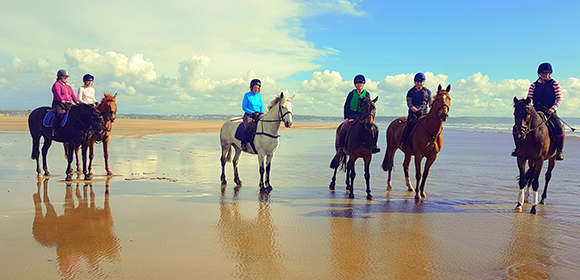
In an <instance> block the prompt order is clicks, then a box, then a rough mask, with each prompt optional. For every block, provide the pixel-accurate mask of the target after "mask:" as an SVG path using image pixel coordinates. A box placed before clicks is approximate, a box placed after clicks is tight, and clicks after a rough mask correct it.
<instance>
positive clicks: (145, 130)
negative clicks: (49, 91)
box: [0, 116, 338, 137]
mask: <svg viewBox="0 0 580 280" xmlns="http://www.w3.org/2000/svg"><path fill="white" fill-rule="evenodd" d="M224 121H225V120H224ZM224 121H215V120H207V121H205V120H198V121H191V120H154V119H120V118H119V119H116V120H115V122H114V123H113V131H112V137H115V136H136V137H142V136H145V135H158V134H195V133H219V131H220V128H221V126H222V124H223V123H224ZM337 126H338V123H336V124H305V123H296V122H295V123H294V124H293V125H292V127H291V128H286V127H284V126H283V125H281V126H280V129H282V130H284V129H331V130H334V129H336V127H337ZM0 131H28V118H27V117H26V116H0Z"/></svg>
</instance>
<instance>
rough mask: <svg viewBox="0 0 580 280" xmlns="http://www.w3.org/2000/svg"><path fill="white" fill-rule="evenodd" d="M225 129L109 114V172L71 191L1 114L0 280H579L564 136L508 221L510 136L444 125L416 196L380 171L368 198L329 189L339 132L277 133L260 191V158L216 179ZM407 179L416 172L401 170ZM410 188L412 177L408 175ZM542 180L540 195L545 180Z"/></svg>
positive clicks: (573, 158)
mask: <svg viewBox="0 0 580 280" xmlns="http://www.w3.org/2000/svg"><path fill="white" fill-rule="evenodd" d="M221 124H222V122H188V121H157V120H133V119H131V120H128V119H117V120H116V121H115V124H114V127H113V136H112V139H111V145H110V159H109V162H110V164H111V169H112V171H113V173H114V174H115V175H113V176H105V171H104V163H103V158H102V157H103V156H102V149H101V147H100V146H98V147H97V148H96V149H95V150H96V155H95V162H94V168H93V170H94V172H95V178H94V179H93V180H92V181H89V182H84V181H81V180H79V181H75V182H74V183H72V184H71V183H69V184H67V183H65V182H64V181H63V179H64V169H65V167H66V162H65V160H64V159H63V149H62V146H61V145H60V144H59V143H56V144H53V146H52V148H51V149H50V151H49V157H48V166H49V168H50V170H51V172H52V174H53V176H51V177H50V178H44V179H40V180H37V178H36V172H35V170H34V169H35V163H34V161H33V160H31V159H30V151H31V140H30V135H29V134H28V131H27V125H26V118H25V117H0V158H1V159H2V160H1V161H0V279H62V278H65V279H104V278H106V279H575V277H576V276H577V275H578V273H580V234H578V232H580V215H579V214H578V213H580V204H578V201H579V199H580V194H578V192H577V188H578V182H579V181H580V174H579V172H578V166H580V141H579V139H578V137H571V138H569V139H568V140H567V142H566V160H565V161H563V162H558V164H557V166H556V169H555V171H554V175H553V178H552V181H551V183H550V189H549V192H548V199H547V204H546V205H542V206H539V207H538V214H537V215H531V214H528V212H529V210H530V205H529V204H526V205H525V206H524V212H523V213H514V212H513V208H514V207H515V204H516V199H517V192H518V187H517V181H516V178H515V177H516V176H517V167H516V163H515V159H514V158H512V157H511V156H510V155H509V154H510V152H511V150H512V149H513V140H512V139H511V135H509V134H505V133H480V132H467V131H458V130H444V132H443V137H444V147H443V150H442V151H441V153H440V154H439V157H438V159H437V161H436V162H435V164H434V165H433V167H432V169H431V173H430V175H429V179H428V181H427V186H426V192H427V198H426V199H425V200H422V201H421V200H415V199H414V198H413V197H414V194H412V193H409V192H407V191H406V187H405V185H404V178H403V172H402V170H401V167H400V166H401V165H400V164H401V163H402V161H403V155H402V154H401V153H400V152H399V153H397V156H396V158H395V161H396V166H395V171H394V173H393V190H392V191H386V173H385V172H383V171H382V170H381V169H380V163H381V162H382V159H383V156H384V150H385V146H386V143H385V138H384V137H385V135H384V133H385V132H384V131H385V129H386V126H385V127H381V135H380V137H381V138H380V143H379V145H380V147H381V149H383V152H381V153H379V154H376V155H374V157H373V161H372V164H371V188H372V192H373V199H372V200H366V199H365V193H364V176H363V170H362V162H359V163H357V179H356V181H355V198H354V199H349V198H348V196H347V194H346V192H345V190H344V173H341V174H339V175H338V177H339V180H337V189H336V191H330V190H329V189H328V183H329V182H330V178H331V176H332V170H331V169H329V168H328V164H329V162H330V159H331V157H332V155H333V154H334V148H333V142H334V129H335V127H336V126H335V125H317V124H300V123H295V124H294V125H293V127H292V128H290V129H283V130H281V131H280V134H281V136H282V137H281V138H280V146H279V149H278V151H277V153H276V156H275V157H274V159H273V165H272V171H271V172H272V173H271V181H272V185H273V187H274V189H273V191H272V192H271V193H270V194H267V195H264V194H260V192H259V189H258V181H259V173H258V168H257V160H256V157H255V156H252V155H248V154H244V155H242V157H241V159H240V163H239V165H240V166H239V167H240V176H241V180H242V181H243V184H242V186H240V187H236V186H235V184H234V183H233V170H232V167H231V164H228V166H227V169H226V175H227V179H228V183H229V184H228V185H227V186H225V187H224V186H221V184H220V180H219V175H220V172H221V168H220V163H219V157H220V154H221V151H220V145H219V128H220V126H221ZM411 172H412V174H414V168H411ZM413 181H414V180H413ZM540 184H541V185H542V187H543V175H542V176H541V182H540Z"/></svg>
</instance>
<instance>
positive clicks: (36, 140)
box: [31, 135, 42, 179]
mask: <svg viewBox="0 0 580 280" xmlns="http://www.w3.org/2000/svg"><path fill="white" fill-rule="evenodd" d="M31 158H32V159H34V160H36V177H37V178H39V179H40V178H42V170H41V169H40V135H33V136H32V155H31Z"/></svg>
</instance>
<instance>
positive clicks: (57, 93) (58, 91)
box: [52, 82, 66, 102]
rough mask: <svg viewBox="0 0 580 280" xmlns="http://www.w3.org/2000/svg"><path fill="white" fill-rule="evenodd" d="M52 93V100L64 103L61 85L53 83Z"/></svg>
mask: <svg viewBox="0 0 580 280" xmlns="http://www.w3.org/2000/svg"><path fill="white" fill-rule="evenodd" d="M52 93H53V94H54V100H55V101H58V102H64V100H65V99H66V98H65V96H64V94H63V88H62V84H61V83H59V82H56V83H54V85H53V86H52Z"/></svg>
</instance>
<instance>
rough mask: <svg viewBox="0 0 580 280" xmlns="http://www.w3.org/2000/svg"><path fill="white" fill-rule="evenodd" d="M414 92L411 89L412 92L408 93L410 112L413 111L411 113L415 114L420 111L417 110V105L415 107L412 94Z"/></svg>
mask: <svg viewBox="0 0 580 280" xmlns="http://www.w3.org/2000/svg"><path fill="white" fill-rule="evenodd" d="M412 90H413V89H410V90H409V91H408V92H407V107H409V110H411V112H413V113H414V112H417V111H418V109H417V108H415V105H413V94H412V92H411V91H412Z"/></svg>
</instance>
